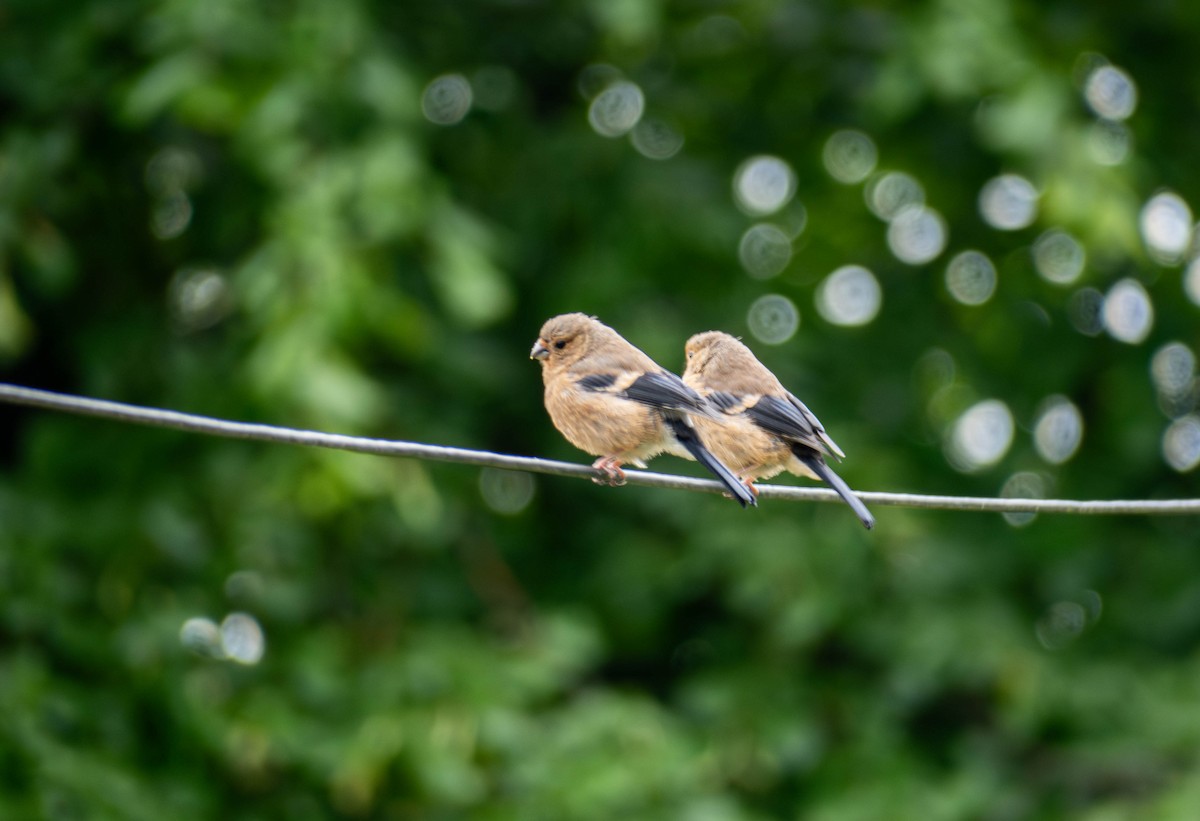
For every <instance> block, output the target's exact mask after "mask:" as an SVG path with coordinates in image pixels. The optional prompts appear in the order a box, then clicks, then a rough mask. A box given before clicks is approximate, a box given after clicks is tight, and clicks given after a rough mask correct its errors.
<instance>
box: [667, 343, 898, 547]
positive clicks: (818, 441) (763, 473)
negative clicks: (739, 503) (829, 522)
mask: <svg viewBox="0 0 1200 821" xmlns="http://www.w3.org/2000/svg"><path fill="white" fill-rule="evenodd" d="M686 352H687V370H685V371H684V374H683V381H684V382H685V383H686V384H687V385H688V386H689V387H691V388H694V389H695V390H696V391H697V392H698V393H700V394H701V395H702V396H704V397H705V398H706V399H708V401H709V402H710V403H711V404H713V405H715V406H717V407H718V408H720V409H721V411H722V412H723V414H724V416H725V421H724V423H720V422H713V421H710V420H709V419H706V418H703V417H700V418H697V420H696V427H697V429H698V430H699V431H700V436H701V437H702V438H703V439H704V442H705V443H706V444H707V445H708V447H709V448H710V449H711V450H712V452H713V453H714V454H715V455H716V456H717V458H719V459H720V460H721V461H722V462H724V463H725V464H727V465H729V467H731V468H732V469H733V471H734V472H735V473H737V474H738V476H739V477H740V478H741V479H742V480H743V481H744V482H745V483H746V486H747V487H749V488H750V489H751V490H752V491H754V492H755V493H756V494H757V492H758V491H757V490H755V488H754V485H753V484H752V483H753V482H754V481H755V480H757V479H768V478H770V477H772V476H774V475H776V474H777V473H780V472H782V471H784V470H786V471H788V472H790V473H794V474H796V475H797V476H807V477H809V478H810V479H819V480H823V481H824V482H825V483H826V484H828V485H829V486H830V487H831V488H833V489H834V490H835V491H837V493H838V495H839V496H841V497H842V499H844V500H845V501H846V504H848V505H850V507H851V508H852V509H853V510H854V512H855V514H857V515H858V518H859V519H860V520H861V521H862V523H863V526H865V527H866V528H867V529H870V528H872V527H874V525H875V517H874V516H872V515H871V512H870V511H869V510H867V507H866V505H864V504H863V503H862V501H861V500H860V499H859V498H858V497H857V496H855V495H854V492H853V491H851V490H850V488H849V486H848V485H847V484H846V483H845V482H844V481H842V478H841V477H840V476H838V475H837V474H836V473H834V472H833V470H832V469H831V468H830V467H829V465H828V464H827V463H826V461H825V457H826V456H833V457H835V458H837V459H842V458H843V457H844V456H845V454H844V453H842V450H841V448H839V447H838V446H837V445H836V444H834V441H833V440H832V439H830V438H829V434H827V433H826V432H825V428H824V427H823V426H822V425H821V422H820V420H818V419H817V417H816V416H815V415H814V414H813V412H812V411H810V410H809V409H808V408H807V407H805V405H804V403H803V402H801V401H800V400H799V399H797V398H796V397H795V396H793V395H792V394H791V393H789V392H788V390H787V389H786V388H784V387H783V385H782V384H781V383H780V382H779V380H778V379H777V378H776V377H775V374H773V373H771V371H769V370H768V369H767V367H766V366H765V365H763V364H762V363H761V362H759V361H758V359H757V358H755V356H754V354H753V353H751V351H750V349H749V348H747V347H746V346H745V345H743V344H742V343H741V342H740V341H739V340H737V339H735V338H734V337H732V336H730V335H729V334H727V333H722V332H721V331H708V332H706V333H702V334H696V335H695V336H693V337H692V338H691V339H689V340H688V342H687V347H686Z"/></svg>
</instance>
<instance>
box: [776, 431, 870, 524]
mask: <svg viewBox="0 0 1200 821" xmlns="http://www.w3.org/2000/svg"><path fill="white" fill-rule="evenodd" d="M792 452H793V453H795V454H796V458H797V459H799V460H800V461H801V462H803V463H804V464H806V465H808V467H809V468H810V469H811V470H812V472H813V473H815V474H817V475H818V476H820V477H821V479H822V480H823V481H824V482H825V484H827V485H829V486H830V487H831V488H833V489H834V490H835V491H837V495H838V496H841V497H842V499H843V500H844V501H845V502H846V504H848V505H850V509H851V510H853V511H854V514H855V515H856V516H858V518H859V521H861V522H862V523H863V527H865V528H866V529H867V530H870V529H871V528H873V527H874V526H875V517H874V516H872V515H871V511H869V510H867V506H866V505H864V504H863V503H862V500H861V499H859V498H858V497H857V496H855V495H854V491H853V490H851V489H850V486H849V485H847V484H846V483H845V482H844V481H842V477H841V476H838V475H837V474H836V473H834V472H833V468H831V467H829V465H828V464H827V463H826V462H825V460H824V458H822V457H821V456H820V455H819V454H817V453H813V451H812V450H811V449H809V448H806V447H802V446H799V445H797V446H796V447H794V448H792Z"/></svg>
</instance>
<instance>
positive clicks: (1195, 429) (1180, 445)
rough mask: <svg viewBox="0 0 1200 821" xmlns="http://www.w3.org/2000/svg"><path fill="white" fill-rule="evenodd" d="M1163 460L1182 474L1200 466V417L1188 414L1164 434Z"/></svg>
mask: <svg viewBox="0 0 1200 821" xmlns="http://www.w3.org/2000/svg"><path fill="white" fill-rule="evenodd" d="M1162 449H1163V458H1164V459H1166V460H1167V464H1168V465H1170V466H1171V467H1172V468H1174V469H1175V470H1177V471H1179V472H1180V473H1187V472H1188V471H1190V470H1193V469H1194V468H1195V467H1196V465H1198V464H1200V416H1196V415H1195V414H1188V415H1187V416H1184V417H1182V418H1180V419H1176V420H1175V421H1174V422H1172V423H1171V424H1170V425H1169V426H1168V427H1167V430H1166V433H1164V434H1163V443H1162Z"/></svg>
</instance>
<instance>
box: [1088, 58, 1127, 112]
mask: <svg viewBox="0 0 1200 821" xmlns="http://www.w3.org/2000/svg"><path fill="white" fill-rule="evenodd" d="M1083 98H1084V100H1086V101H1087V104H1088V106H1089V107H1090V108H1091V109H1092V111H1094V112H1096V114H1097V115H1098V116H1100V117H1103V118H1104V119H1106V120H1125V119H1128V118H1129V117H1130V116H1131V115H1132V114H1133V112H1134V110H1135V109H1136V108H1137V102H1138V93H1137V86H1136V85H1135V84H1134V82H1133V78H1132V77H1130V76H1129V75H1128V74H1126V73H1125V72H1124V71H1122V70H1121V69H1119V68H1117V67H1116V66H1110V65H1101V66H1097V67H1096V68H1095V69H1094V70H1093V71H1092V73H1091V74H1090V75H1088V78H1087V82H1085V83H1084V86H1083Z"/></svg>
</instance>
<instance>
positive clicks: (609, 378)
mask: <svg viewBox="0 0 1200 821" xmlns="http://www.w3.org/2000/svg"><path fill="white" fill-rule="evenodd" d="M616 381H617V376H616V374H612V373H589V374H588V375H587V376H584V377H581V378H580V379H579V380H578V381H577V382H576V383H575V384H577V385H579V387H581V388H583V389H584V390H587V391H603V390H607V389H608V388H611V387H612V385H613V383H614V382H616Z"/></svg>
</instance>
